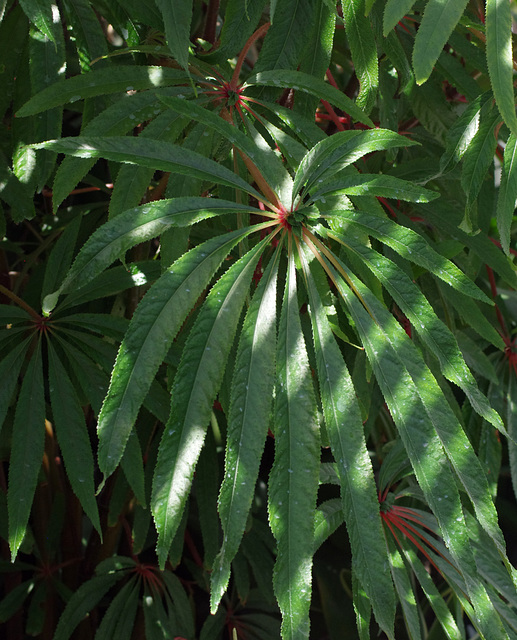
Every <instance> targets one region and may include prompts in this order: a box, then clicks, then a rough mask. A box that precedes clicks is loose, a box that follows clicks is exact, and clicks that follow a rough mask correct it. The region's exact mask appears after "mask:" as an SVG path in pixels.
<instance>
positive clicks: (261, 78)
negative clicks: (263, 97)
mask: <svg viewBox="0 0 517 640" xmlns="http://www.w3.org/2000/svg"><path fill="white" fill-rule="evenodd" d="M253 85H269V86H273V87H283V88H288V89H294V90H296V91H306V92H307V93H310V94H311V95H314V96H317V97H318V98H319V99H320V100H327V101H328V102H330V103H331V104H333V105H335V106H336V107H338V108H339V109H342V110H343V111H344V112H345V113H348V114H349V115H350V116H351V117H352V118H354V120H357V121H358V122H362V123H363V124H365V125H367V126H368V127H373V126H374V125H373V122H372V121H371V120H370V118H369V117H368V116H367V115H366V114H365V113H364V112H363V111H362V109H360V108H359V107H358V106H357V105H356V103H355V102H354V101H353V100H351V99H350V98H349V97H348V96H346V95H345V94H344V93H342V92H341V91H339V89H336V88H335V87H333V86H332V85H330V84H328V83H327V82H324V81H323V80H320V79H319V78H313V77H312V76H309V75H308V74H306V73H303V72H301V71H287V70H284V69H277V70H275V71H262V72H260V73H257V74H256V75H253V76H251V78H248V79H247V80H246V83H245V87H246V86H253Z"/></svg>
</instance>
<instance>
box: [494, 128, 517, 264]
mask: <svg viewBox="0 0 517 640" xmlns="http://www.w3.org/2000/svg"><path fill="white" fill-rule="evenodd" d="M516 160H517V137H516V136H515V135H514V134H513V133H512V134H510V136H509V138H508V140H507V141H506V146H505V148H504V160H503V172H502V175H501V184H500V187H499V196H498V198H497V230H498V231H499V237H500V239H501V247H502V248H503V251H504V252H505V253H506V255H510V230H511V226H512V222H513V216H514V213H515V202H516V200H517V162H516Z"/></svg>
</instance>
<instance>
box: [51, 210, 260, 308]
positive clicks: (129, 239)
mask: <svg viewBox="0 0 517 640" xmlns="http://www.w3.org/2000/svg"><path fill="white" fill-rule="evenodd" d="M243 211H249V212H250V213H255V212H259V211H258V210H257V209H254V208H253V207H248V206H246V205H241V204H237V203H235V202H231V201H226V200H218V199H217V200H216V199H208V198H200V197H184V198H174V199H172V200H161V201H158V202H152V203H149V204H147V205H145V206H142V207H136V208H134V209H130V210H129V211H125V212H124V213H122V214H120V215H118V216H117V217H116V218H114V219H113V220H110V221H109V222H107V223H106V224H104V225H103V226H101V227H100V228H99V229H97V231H95V232H94V233H93V234H92V235H91V237H90V238H89V239H88V241H87V242H86V243H85V244H84V245H83V247H82V249H81V251H80V252H79V254H78V256H77V258H76V259H75V261H74V263H73V265H72V267H71V269H70V271H69V272H68V274H67V276H66V278H65V279H64V281H63V283H62V285H61V286H60V288H59V289H58V290H57V291H55V292H54V293H52V294H51V295H48V296H47V297H46V298H45V300H44V301H43V312H44V313H49V312H50V311H51V310H52V309H53V308H54V307H55V305H56V303H57V299H58V297H59V295H60V294H62V293H67V292H68V291H74V290H76V289H79V288H81V287H83V286H84V285H85V284H87V283H89V282H90V281H91V280H93V278H95V277H96V276H98V275H99V274H100V273H102V271H104V269H106V267H108V266H109V265H110V264H111V263H112V262H114V261H115V260H117V259H118V258H120V257H121V256H123V255H124V253H125V252H126V251H127V250H128V249H130V248H131V247H134V246H135V245H137V244H139V243H141V242H144V241H145V240H149V239H151V238H155V237H156V236H158V235H160V233H163V232H164V231H165V230H166V229H168V228H170V227H185V226H190V225H192V224H195V223H196V222H199V221H200V220H204V219H206V218H211V217H213V216H214V215H223V214H225V213H232V212H243ZM259 213H260V212H259Z"/></svg>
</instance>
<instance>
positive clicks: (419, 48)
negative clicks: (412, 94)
mask: <svg viewBox="0 0 517 640" xmlns="http://www.w3.org/2000/svg"><path fill="white" fill-rule="evenodd" d="M467 3H468V0H453V1H452V2H451V1H450V0H429V1H428V3H427V5H426V8H425V11H424V15H423V17H422V22H421V24H420V27H419V28H418V31H417V32H416V36H415V46H414V49H413V68H414V70H415V78H416V81H417V84H423V83H424V82H425V81H426V80H427V78H429V76H430V75H431V72H432V70H433V67H434V65H435V63H436V61H437V60H438V56H439V55H440V54H441V52H442V49H443V47H444V45H445V43H446V42H447V40H448V38H449V36H450V34H451V33H452V31H453V30H454V27H455V26H456V24H457V23H458V21H459V19H460V18H461V16H462V15H463V11H464V9H465V7H466V5H467Z"/></svg>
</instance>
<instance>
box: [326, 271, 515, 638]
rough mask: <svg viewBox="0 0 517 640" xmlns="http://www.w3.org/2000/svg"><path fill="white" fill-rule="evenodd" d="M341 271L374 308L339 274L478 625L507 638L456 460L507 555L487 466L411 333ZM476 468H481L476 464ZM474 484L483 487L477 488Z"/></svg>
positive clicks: (490, 634) (476, 504)
mask: <svg viewBox="0 0 517 640" xmlns="http://www.w3.org/2000/svg"><path fill="white" fill-rule="evenodd" d="M340 268H341V269H343V270H344V272H345V273H347V277H348V278H349V279H350V281H351V282H352V283H353V285H354V287H355V288H356V290H357V291H358V292H359V293H360V295H361V296H362V299H363V300H364V301H365V303H366V304H367V308H368V311H366V309H365V308H364V307H363V305H362V304H361V302H360V301H359V299H358V298H357V297H356V296H355V295H354V294H352V292H351V291H350V289H348V287H347V286H346V285H345V284H344V282H343V280H342V279H341V278H340V276H338V274H337V273H336V272H334V276H335V278H336V283H337V286H338V289H339V292H340V293H341V295H342V296H343V299H344V301H345V304H346V305H347V307H348V309H349V310H350V312H351V314H352V317H353V318H354V321H355V323H356V327H357V329H358V332H359V334H360V336H361V340H362V343H363V345H364V347H365V349H366V352H367V355H368V359H369V360H370V362H371V363H372V367H373V370H374V373H375V377H376V379H377V381H378V383H379V386H380V387H381V390H382V392H383V395H384V398H385V399H386V402H387V404H388V407H389V409H390V413H391V415H392V417H393V419H394V421H395V424H396V425H397V428H398V430H399V433H400V435H401V437H402V440H403V442H404V446H405V447H406V450H407V452H408V456H409V458H410V461H411V464H412V466H413V469H414V471H415V475H416V477H417V480H418V483H419V485H420V487H421V488H422V491H423V492H424V495H425V498H426V500H427V502H428V504H429V506H430V507H431V509H432V511H433V513H434V514H435V515H436V517H437V519H438V522H439V525H440V529H441V532H442V535H443V539H444V541H445V544H446V545H447V547H448V549H449V550H450V552H451V555H452V557H453V559H454V561H455V563H456V565H457V567H458V569H459V570H460V572H461V575H462V576H463V579H464V580H465V584H466V590H467V592H468V595H469V597H470V600H471V602H472V604H473V606H474V610H475V614H476V620H477V623H478V625H479V627H480V629H481V630H482V632H483V633H484V635H485V637H486V638H487V639H493V640H496V639H497V638H499V639H500V638H505V637H506V634H505V633H504V631H503V629H502V627H501V622H500V620H499V619H498V616H497V614H496V613H495V611H494V609H493V607H492V605H491V603H490V600H489V599H488V595H487V593H486V590H485V588H484V586H483V585H482V584H481V583H480V582H479V579H478V576H477V569H476V566H475V562H474V557H473V554H472V550H471V548H470V542H469V539H468V533H467V528H466V524H465V519H464V515H463V510H462V506H461V502H460V498H459V494H458V490H457V487H456V484H455V480H454V476H453V474H452V472H451V469H450V467H449V464H448V461H450V463H451V464H452V465H453V467H454V470H455V472H456V473H457V474H458V475H459V477H460V480H461V481H462V483H463V486H464V487H465V489H466V490H467V492H468V493H469V495H470V497H471V500H472V502H473V505H474V507H475V509H476V514H477V517H478V518H480V519H482V520H483V522H484V525H483V526H484V527H485V528H488V530H489V531H490V535H491V537H492V539H494V542H495V543H496V544H498V545H501V544H502V546H503V550H502V553H504V540H503V539H502V534H500V532H499V531H498V527H497V520H496V517H497V516H496V513H495V509H494V507H493V503H492V501H491V498H490V494H489V491H488V483H487V481H486V477H485V475H484V472H483V471H482V469H481V466H480V463H479V461H478V460H477V457H476V456H475V454H474V452H473V449H472V447H471V445H470V443H469V441H468V439H467V437H466V435H465V433H464V432H463V430H462V428H461V426H460V425H459V423H458V422H457V420H456V418H455V416H454V414H453V413H452V410H451V409H450V407H449V405H448V403H447V400H446V399H445V398H444V397H443V395H442V393H441V391H440V389H439V387H438V385H437V383H436V381H435V380H434V378H433V377H432V375H431V373H430V372H429V370H428V369H427V367H426V366H425V364H424V363H423V360H422V358H421V356H420V355H419V353H418V351H417V349H416V348H415V347H414V345H413V344H412V342H411V341H410V340H409V338H408V337H407V336H406V334H405V332H404V330H403V329H402V328H401V327H400V325H398V323H397V322H396V320H395V318H394V317H393V316H391V314H389V312H388V311H387V310H386V309H384V308H383V307H382V306H381V304H380V303H379V302H378V301H377V299H376V298H375V297H374V296H373V295H372V294H371V293H370V292H369V291H368V290H367V289H366V287H365V286H364V285H363V284H362V283H361V282H360V281H359V280H358V279H357V278H355V277H354V276H353V275H352V274H351V273H350V272H349V271H347V270H346V267H345V266H344V265H343V264H342V263H340ZM445 454H447V455H445ZM465 456H466V457H465ZM447 458H448V460H447ZM467 458H468V459H467ZM472 464H473V465H474V468H471V467H470V465H472ZM471 482H472V483H475V484H476V486H470V483H471ZM494 520H495V522H494ZM494 527H495V529H494Z"/></svg>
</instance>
